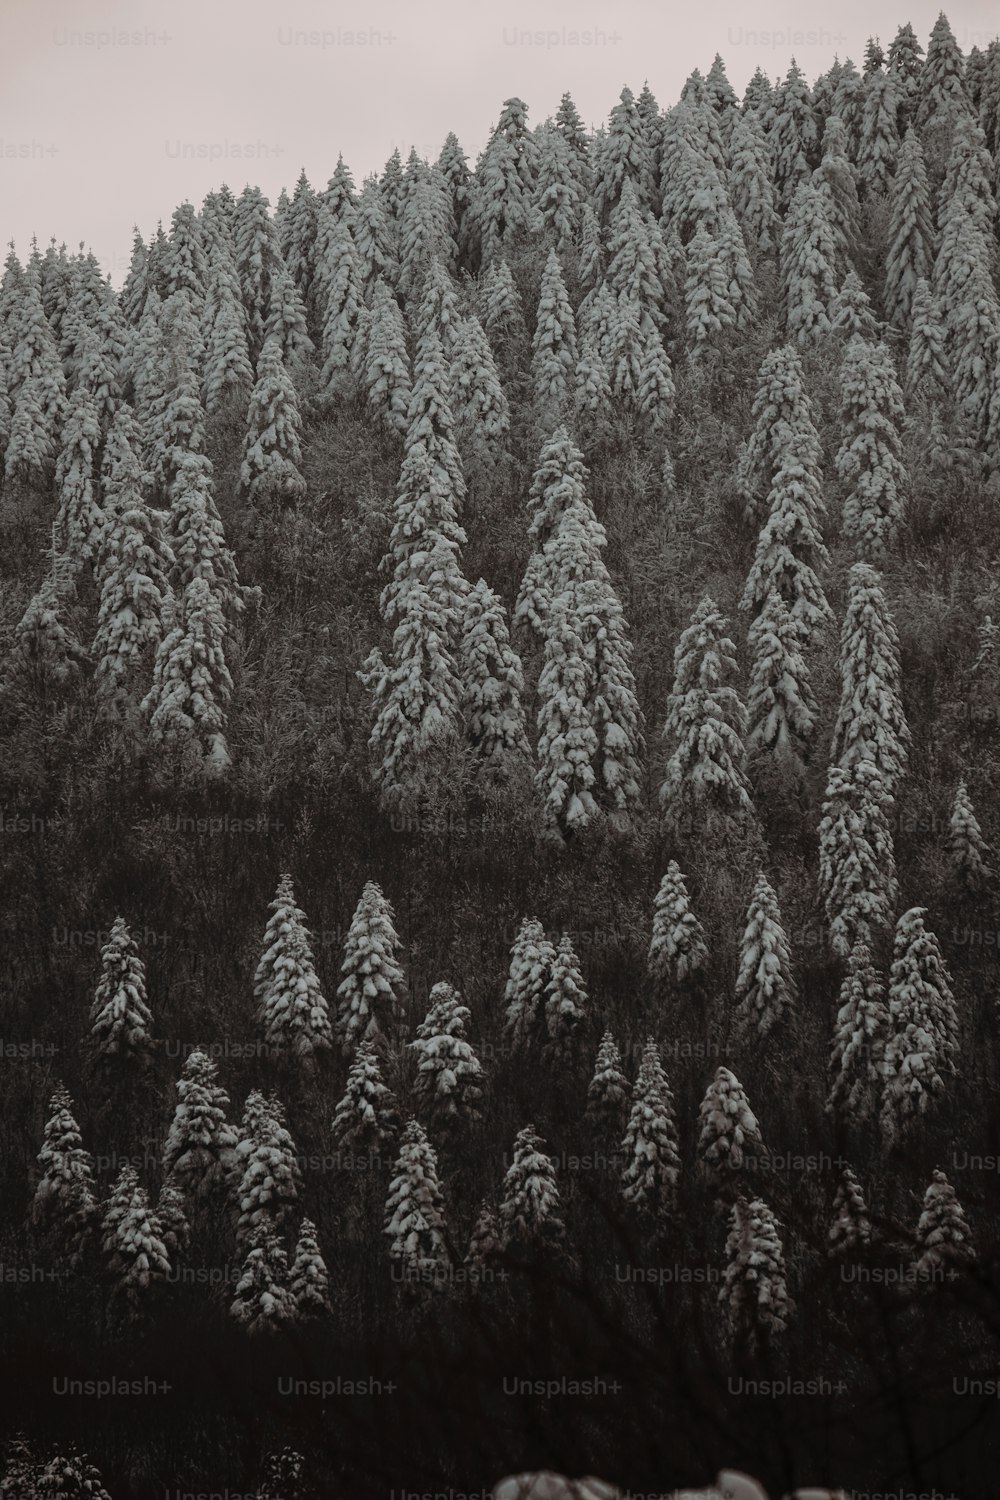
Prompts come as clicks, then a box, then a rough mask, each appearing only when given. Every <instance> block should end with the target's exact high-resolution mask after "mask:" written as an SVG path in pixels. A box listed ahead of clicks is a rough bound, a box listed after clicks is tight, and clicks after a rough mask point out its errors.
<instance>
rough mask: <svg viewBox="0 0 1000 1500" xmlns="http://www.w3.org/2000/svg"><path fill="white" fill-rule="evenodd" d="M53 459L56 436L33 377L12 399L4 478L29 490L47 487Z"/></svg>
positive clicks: (24, 383) (35, 379)
mask: <svg viewBox="0 0 1000 1500" xmlns="http://www.w3.org/2000/svg"><path fill="white" fill-rule="evenodd" d="M55 457H56V443H55V434H54V431H53V429H52V428H51V427H50V426H49V422H48V418H47V417H46V415H45V406H44V403H43V399H42V387H41V382H40V381H39V380H38V378H37V377H36V376H32V377H30V378H29V379H27V380H25V381H24V382H23V384H22V385H21V389H20V390H19V391H18V393H17V396H16V397H15V399H14V403H13V409H12V412H11V420H10V431H9V434H8V437H7V444H6V451H5V453H4V477H5V478H6V479H7V481H8V482H10V481H13V482H14V483H15V484H18V485H23V486H25V487H26V488H29V489H32V488H42V487H43V486H44V487H47V482H48V479H49V476H50V474H51V472H52V466H53V463H54V462H55Z"/></svg>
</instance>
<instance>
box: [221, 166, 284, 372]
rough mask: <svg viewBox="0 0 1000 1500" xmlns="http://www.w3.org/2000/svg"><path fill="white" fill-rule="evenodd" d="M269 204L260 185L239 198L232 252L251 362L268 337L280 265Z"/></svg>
mask: <svg viewBox="0 0 1000 1500" xmlns="http://www.w3.org/2000/svg"><path fill="white" fill-rule="evenodd" d="M268 208H269V204H268V201H267V199H266V198H265V197H264V194H263V193H262V192H261V190H260V188H258V187H250V186H249V185H248V186H247V187H245V188H244V189H243V191H242V193H241V194H240V196H239V198H238V199H237V200H236V210H235V223H234V229H233V253H234V259H235V262H236V274H237V275H238V277H239V281H240V287H241V290H242V292H243V306H244V308H245V310H246V315H247V340H248V345H249V353H250V360H251V363H252V364H254V365H255V366H256V363H257V357H258V355H259V354H260V351H261V349H262V347H263V344H264V339H265V337H266V336H267V320H268V318H269V316H270V313H271V306H272V295H273V292H272V285H273V281H274V278H275V276H276V275H277V273H278V267H279V265H280V264H281V247H280V245H279V243H278V233H277V230H276V228H275V225H274V221H273V220H272V219H271V218H270V216H269V214H268Z"/></svg>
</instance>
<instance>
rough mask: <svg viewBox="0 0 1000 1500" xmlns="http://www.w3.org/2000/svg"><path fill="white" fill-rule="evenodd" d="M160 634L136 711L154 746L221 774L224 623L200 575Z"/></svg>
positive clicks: (226, 761) (225, 753)
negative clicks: (150, 675) (146, 687)
mask: <svg viewBox="0 0 1000 1500" xmlns="http://www.w3.org/2000/svg"><path fill="white" fill-rule="evenodd" d="M164 625H165V626H167V625H169V626H170V628H169V629H168V630H167V633H166V634H165V635H164V636H163V639H162V640H161V641H160V644H159V646H158V648H157V652H156V660H155V662H154V664H153V681H152V685H151V687H150V690H149V692H148V693H147V694H146V696H145V698H144V699H143V700H142V703H141V705H140V711H141V712H142V714H143V715H144V716H145V717H146V719H147V720H148V725H149V738H150V742H151V744H152V745H153V746H154V747H157V748H162V749H164V750H167V749H169V750H175V751H177V752H179V754H180V755H181V757H182V758H183V760H184V763H185V764H187V765H190V766H191V768H192V770H193V771H196V772H197V773H198V774H201V775H205V776H209V777H215V776H221V775H224V774H225V772H226V770H227V769H228V767H229V765H230V755H229V747H228V745H227V743H226V727H227V721H226V713H227V709H228V706H229V699H230V696H231V694H232V689H233V680H232V677H231V675H230V672H229V668H228V666H227V665H226V658H225V655H224V652H223V647H224V645H225V640H226V622H225V620H224V618H223V615H222V610H221V608H220V605H219V602H218V599H217V598H216V596H215V595H214V594H213V593H212V591H211V589H210V588H209V585H208V582H207V581H206V579H204V578H192V580H191V582H190V583H189V584H188V585H187V587H186V588H185V590H184V594H183V597H182V599H181V601H180V606H179V609H178V611H177V613H176V615H175V616H174V619H173V620H170V619H169V618H168V619H167V620H165V621H164Z"/></svg>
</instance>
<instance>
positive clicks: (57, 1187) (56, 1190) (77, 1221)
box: [31, 1084, 97, 1270]
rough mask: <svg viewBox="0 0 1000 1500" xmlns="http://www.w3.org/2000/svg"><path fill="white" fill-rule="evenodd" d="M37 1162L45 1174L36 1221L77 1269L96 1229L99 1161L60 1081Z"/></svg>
mask: <svg viewBox="0 0 1000 1500" xmlns="http://www.w3.org/2000/svg"><path fill="white" fill-rule="evenodd" d="M38 1165H39V1167H40V1169H41V1176H40V1178H39V1180H38V1183H37V1186H36V1187H35V1193H34V1197H33V1199H32V1204H31V1217H32V1222H33V1223H34V1224H35V1225H36V1226H37V1228H38V1229H39V1231H40V1232H41V1233H42V1234H43V1235H44V1236H45V1237H46V1238H47V1239H48V1240H50V1242H51V1243H52V1244H53V1245H54V1246H55V1248H56V1250H57V1253H58V1254H59V1256H60V1257H61V1258H62V1259H64V1260H65V1262H66V1264H67V1267H68V1269H70V1270H73V1269H75V1268H76V1267H77V1266H78V1265H79V1262H80V1259H81V1257H82V1255H83V1252H84V1249H85V1247H86V1245H87V1243H88V1240H89V1238H90V1235H91V1232H92V1230H93V1228H94V1224H95V1220H96V1215H97V1197H96V1193H95V1189H94V1160H93V1157H92V1156H91V1154H90V1152H89V1151H86V1150H85V1149H84V1146H83V1137H82V1136H81V1134H80V1127H79V1125H78V1124H77V1123H76V1119H75V1118H74V1115H73V1101H72V1099H71V1098H70V1096H69V1094H68V1093H67V1092H66V1090H65V1088H63V1086H62V1085H61V1084H60V1085H59V1086H58V1087H57V1088H56V1091H55V1093H54V1094H53V1095H52V1098H51V1099H50V1100H49V1113H48V1119H47V1120H46V1123H45V1133H44V1136H43V1138H42V1145H41V1149H40V1151H39V1153H38Z"/></svg>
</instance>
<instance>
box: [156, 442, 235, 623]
mask: <svg viewBox="0 0 1000 1500" xmlns="http://www.w3.org/2000/svg"><path fill="white" fill-rule="evenodd" d="M170 544H171V548H172V550H173V553H174V565H173V569H172V571H171V576H170V581H171V583H172V584H173V586H174V589H175V590H176V591H177V593H178V594H179V595H181V596H183V594H184V591H185V590H186V589H187V588H188V586H189V585H190V584H191V583H192V582H194V581H195V580H196V579H203V580H204V582H205V583H206V584H207V585H208V588H209V591H210V593H211V594H212V597H213V598H214V599H215V600H216V601H217V602H218V606H219V608H220V609H221V610H222V612H223V614H224V615H225V616H226V618H227V619H230V620H231V619H233V618H235V617H236V616H238V615H239V614H240V613H241V611H242V610H243V608H244V603H245V600H244V592H245V591H244V590H243V589H242V588H241V587H240V582H239V577H238V574H237V571H236V560H235V558H234V557H233V554H232V552H231V551H230V549H229V546H228V544H227V541H226V534H225V530H224V528H223V525H222V518H221V516H220V515H219V512H218V509H217V507H216V504H215V498H214V496H213V494H212V466H211V463H210V461H209V460H208V459H207V458H206V457H205V456H204V455H203V454H196V453H182V454H179V455H178V458H177V477H176V480H175V481H174V484H173V487H172V489H171V492H170Z"/></svg>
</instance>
